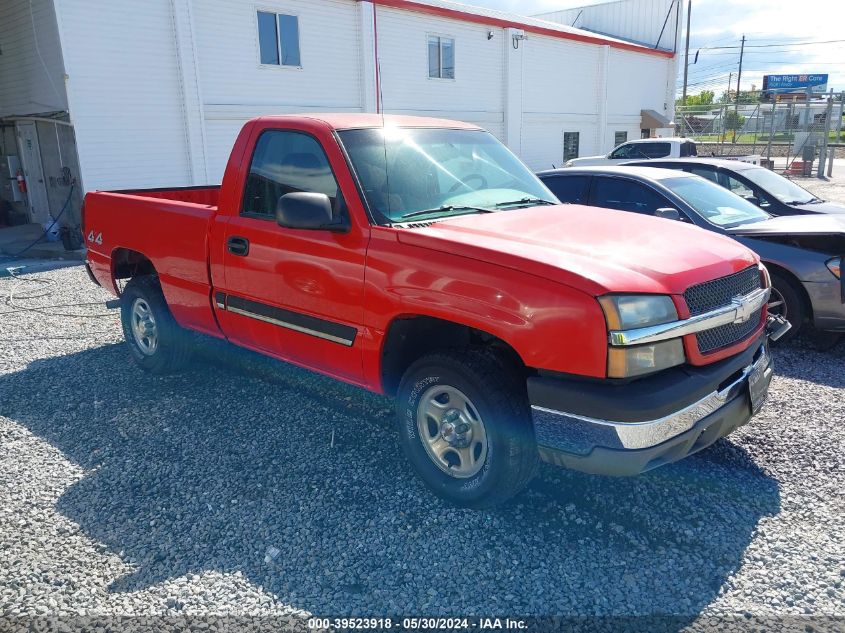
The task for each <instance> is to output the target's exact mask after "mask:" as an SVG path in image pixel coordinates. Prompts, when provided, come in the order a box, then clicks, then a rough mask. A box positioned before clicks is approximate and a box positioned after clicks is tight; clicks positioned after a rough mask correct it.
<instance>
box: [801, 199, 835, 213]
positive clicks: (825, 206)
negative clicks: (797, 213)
mask: <svg viewBox="0 0 845 633" xmlns="http://www.w3.org/2000/svg"><path fill="white" fill-rule="evenodd" d="M789 206H790V207H792V208H793V209H800V210H801V211H806V212H807V213H845V204H839V203H838V202H827V201H825V202H812V203H810V204H790V205H789Z"/></svg>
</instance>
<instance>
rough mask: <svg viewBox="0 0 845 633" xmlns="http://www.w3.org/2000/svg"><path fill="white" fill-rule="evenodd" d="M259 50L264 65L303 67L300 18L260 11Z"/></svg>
mask: <svg viewBox="0 0 845 633" xmlns="http://www.w3.org/2000/svg"><path fill="white" fill-rule="evenodd" d="M258 48H259V50H260V55H261V63H262V64H269V65H272V66H279V65H281V66H301V65H302V64H301V63H300V57H299V18H297V17H296V16H295V15H285V14H283V13H278V14H277V13H267V12H266V11H259V12H258Z"/></svg>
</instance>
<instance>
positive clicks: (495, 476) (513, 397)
mask: <svg viewBox="0 0 845 633" xmlns="http://www.w3.org/2000/svg"><path fill="white" fill-rule="evenodd" d="M396 408H397V415H398V421H399V434H400V438H401V442H402V447H403V449H404V451H405V454H406V455H407V457H408V459H409V461H410V462H411V465H412V466H413V467H414V469H415V470H416V471H417V474H418V475H419V476H420V478H421V479H422V480H423V481H424V482H425V484H426V485H427V486H428V487H429V488H431V489H432V490H433V491H434V492H435V493H436V494H438V495H439V496H441V497H443V498H444V499H447V500H449V501H451V502H452V503H455V504H457V505H460V506H467V507H474V508H481V507H489V506H493V505H496V504H498V503H501V502H503V501H506V500H507V499H509V498H511V497H512V496H514V495H516V494H517V493H518V492H520V491H521V490H522V489H523V488H524V487H525V485H526V484H527V483H528V482H529V481H530V479H531V477H533V475H534V472H535V470H536V466H537V461H538V458H537V446H536V444H535V441H534V433H533V429H532V426H531V413H530V408H529V406H528V400H527V396H526V394H525V384H524V381H523V380H522V379H521V378H520V377H519V376H518V375H517V373H516V372H515V371H513V369H512V367H511V366H509V365H508V363H507V362H506V361H504V360H503V359H502V358H500V357H499V355H498V354H496V353H494V352H492V351H490V350H486V349H468V350H448V351H442V352H435V353H432V354H429V355H427V356H424V357H423V358H421V359H419V360H417V361H416V362H415V363H414V364H412V365H411V367H409V368H408V370H407V371H406V372H405V376H404V377H403V379H402V382H401V384H400V386H399V391H398V394H397V403H396Z"/></svg>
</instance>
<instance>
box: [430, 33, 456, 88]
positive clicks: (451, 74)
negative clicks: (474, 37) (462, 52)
mask: <svg viewBox="0 0 845 633" xmlns="http://www.w3.org/2000/svg"><path fill="white" fill-rule="evenodd" d="M428 76H429V77H430V78H431V79H454V78H455V40H453V39H452V38H451V37H440V36H439V35H429V36H428Z"/></svg>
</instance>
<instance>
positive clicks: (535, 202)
mask: <svg viewBox="0 0 845 633" xmlns="http://www.w3.org/2000/svg"><path fill="white" fill-rule="evenodd" d="M517 204H530V205H538V204H557V202H552V201H551V200H544V199H543V198H532V197H531V196H526V197H525V198H520V199H519V200H511V201H509V202H497V203H496V206H497V207H512V206H515V205H517Z"/></svg>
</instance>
